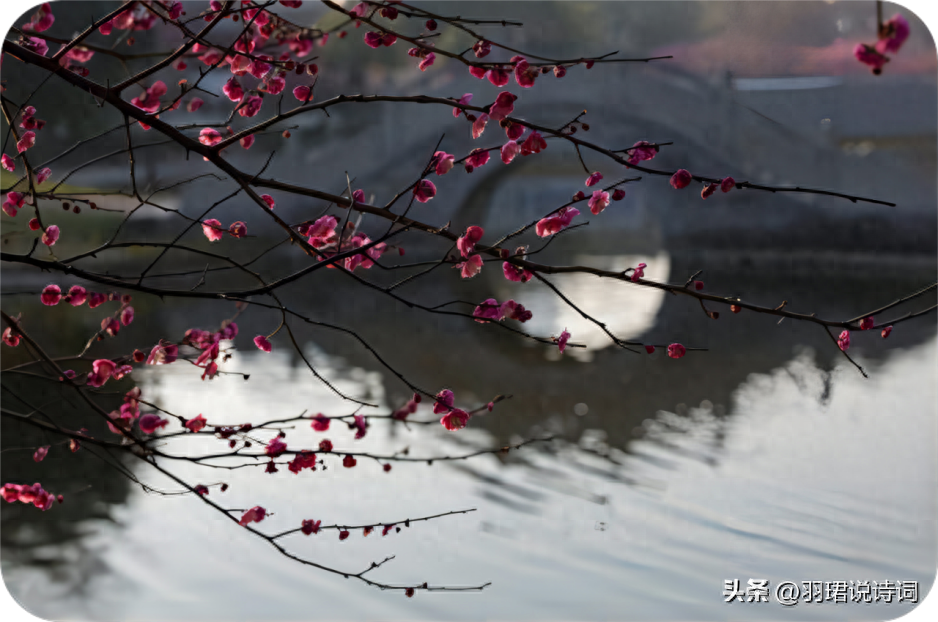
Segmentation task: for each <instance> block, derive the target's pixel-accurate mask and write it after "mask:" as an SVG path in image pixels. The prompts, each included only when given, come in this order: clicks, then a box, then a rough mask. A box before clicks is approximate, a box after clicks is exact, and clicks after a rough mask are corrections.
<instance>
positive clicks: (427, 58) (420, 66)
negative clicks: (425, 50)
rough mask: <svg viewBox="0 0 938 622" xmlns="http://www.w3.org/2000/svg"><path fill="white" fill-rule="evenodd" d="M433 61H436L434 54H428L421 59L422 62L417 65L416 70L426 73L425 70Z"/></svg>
mask: <svg viewBox="0 0 938 622" xmlns="http://www.w3.org/2000/svg"><path fill="white" fill-rule="evenodd" d="M435 60H436V54H434V53H433V52H430V53H429V54H427V55H426V56H424V57H423V60H421V61H420V62H419V63H417V68H418V69H420V71H426V70H427V68H428V67H430V66H431V65H432V64H433V62H434V61H435Z"/></svg>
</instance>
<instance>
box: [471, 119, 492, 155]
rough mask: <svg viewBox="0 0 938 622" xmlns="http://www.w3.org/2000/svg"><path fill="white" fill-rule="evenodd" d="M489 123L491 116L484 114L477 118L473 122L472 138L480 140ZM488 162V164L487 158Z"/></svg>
mask: <svg viewBox="0 0 938 622" xmlns="http://www.w3.org/2000/svg"><path fill="white" fill-rule="evenodd" d="M488 122H489V115H487V114H485V113H484V112H483V113H482V114H480V115H479V116H478V117H476V120H475V121H473V122H472V137H473V138H478V137H479V136H482V132H484V131H485V124H486V123H488ZM486 153H487V152H486ZM486 162H488V159H487V158H486Z"/></svg>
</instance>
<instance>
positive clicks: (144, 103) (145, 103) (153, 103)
mask: <svg viewBox="0 0 938 622" xmlns="http://www.w3.org/2000/svg"><path fill="white" fill-rule="evenodd" d="M163 95H166V83H165V82H163V81H162V80H157V81H156V82H154V83H153V84H152V85H151V86H149V87H148V88H147V89H145V90H144V91H143V93H142V94H141V95H138V96H137V97H134V98H133V99H131V100H130V103H131V104H133V105H134V106H136V107H137V108H139V109H140V110H143V111H144V112H147V113H149V114H153V113H154V112H156V111H158V110H159V109H160V97H162V96H163Z"/></svg>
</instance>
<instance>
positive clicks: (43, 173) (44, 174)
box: [36, 167, 52, 184]
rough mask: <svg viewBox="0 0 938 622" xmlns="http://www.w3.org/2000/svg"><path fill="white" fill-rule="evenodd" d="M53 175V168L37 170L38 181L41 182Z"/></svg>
mask: <svg viewBox="0 0 938 622" xmlns="http://www.w3.org/2000/svg"><path fill="white" fill-rule="evenodd" d="M51 176H52V169H51V168H48V167H46V168H41V169H39V170H38V171H36V183H37V184H41V183H43V182H45V181H46V180H47V179H49V177H51Z"/></svg>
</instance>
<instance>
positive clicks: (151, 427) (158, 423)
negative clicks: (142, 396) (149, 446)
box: [137, 413, 169, 434]
mask: <svg viewBox="0 0 938 622" xmlns="http://www.w3.org/2000/svg"><path fill="white" fill-rule="evenodd" d="M168 423H169V421H167V420H166V419H161V418H160V416H159V415H154V414H152V413H150V414H146V415H143V416H142V417H140V420H139V421H138V422H137V425H139V426H140V431H141V432H143V433H144V434H153V433H154V432H156V431H157V430H158V429H159V428H165V427H166V425H167V424H168Z"/></svg>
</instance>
